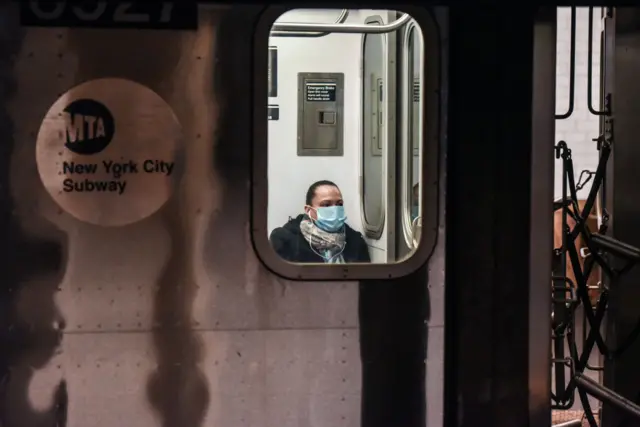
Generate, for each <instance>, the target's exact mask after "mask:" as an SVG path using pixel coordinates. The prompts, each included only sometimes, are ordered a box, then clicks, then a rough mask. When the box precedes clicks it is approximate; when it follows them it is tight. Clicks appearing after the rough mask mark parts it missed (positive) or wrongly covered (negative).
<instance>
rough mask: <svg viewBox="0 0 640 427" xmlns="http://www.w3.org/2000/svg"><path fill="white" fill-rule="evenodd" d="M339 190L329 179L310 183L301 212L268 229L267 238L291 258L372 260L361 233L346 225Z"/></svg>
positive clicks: (320, 261)
mask: <svg viewBox="0 0 640 427" xmlns="http://www.w3.org/2000/svg"><path fill="white" fill-rule="evenodd" d="M343 203H344V202H343V200H342V193H341V192H340V189H339V188H338V186H337V185H336V184H334V183H333V182H331V181H318V182H315V183H313V184H311V186H310V187H309V190H308V191H307V196H306V200H305V206H304V212H305V213H304V214H300V215H298V216H297V217H296V218H293V219H291V220H290V221H289V222H287V223H286V224H285V225H284V226H282V227H278V228H276V229H275V230H273V231H272V232H271V236H270V237H269V241H270V242H271V246H272V247H273V249H274V250H275V251H276V253H278V255H280V257H282V258H283V259H285V260H287V261H290V262H302V263H330V264H343V263H353V262H360V263H366V262H371V258H370V257H369V248H368V246H367V244H366V242H365V241H364V239H363V238H362V235H361V234H360V233H358V232H357V231H355V230H354V229H353V228H351V227H349V226H348V225H347V224H346V223H345V221H346V219H347V217H346V214H345V211H344V205H343Z"/></svg>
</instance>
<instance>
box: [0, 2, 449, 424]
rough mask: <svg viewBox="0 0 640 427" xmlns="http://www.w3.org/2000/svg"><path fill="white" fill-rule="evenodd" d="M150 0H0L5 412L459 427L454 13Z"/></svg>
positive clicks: (35, 416) (88, 420)
mask: <svg viewBox="0 0 640 427" xmlns="http://www.w3.org/2000/svg"><path fill="white" fill-rule="evenodd" d="M156 6H157V7H154V6H153V4H151V5H146V6H145V5H142V4H137V5H132V4H131V3H127V2H123V3H120V4H111V3H106V2H105V3H95V4H94V5H93V6H91V5H88V4H84V5H77V4H73V3H71V2H68V3H51V2H37V1H32V2H24V3H23V4H20V5H19V4H18V3H15V4H7V5H5V6H3V9H2V22H3V29H2V37H3V40H2V52H3V55H4V58H3V64H4V65H3V70H4V72H3V73H4V74H3V82H4V83H3V85H2V86H3V87H4V88H5V91H4V93H5V95H6V98H5V99H4V100H3V103H2V105H3V106H4V107H3V108H4V110H3V111H4V115H3V120H4V128H3V138H4V140H5V142H6V144H5V145H4V146H5V147H6V150H5V151H3V157H2V158H3V162H4V165H5V168H3V170H6V174H4V178H3V180H4V181H3V184H2V188H3V191H4V195H3V197H4V199H3V200H5V202H6V204H7V215H8V217H6V218H5V221H6V222H7V230H9V231H7V233H8V235H7V239H8V242H6V243H7V244H8V245H10V246H11V247H13V249H11V250H10V252H11V253H12V255H10V256H9V259H10V260H11V261H10V262H8V261H7V263H6V264H5V265H4V268H6V269H8V271H10V272H11V273H10V274H9V275H8V276H7V277H6V280H7V283H6V285H5V286H6V289H5V294H4V295H3V299H4V302H5V306H4V307H5V310H6V311H5V313H3V314H4V315H5V316H6V318H5V322H6V324H5V327H6V329H5V332H6V343H5V344H4V345H3V352H5V355H4V365H3V369H4V375H3V377H2V378H3V382H2V416H1V423H2V424H1V425H2V426H3V427H9V426H15V427H17V426H21V427H36V426H69V427H72V426H77V427H80V426H96V427H98V426H112V425H114V424H118V425H131V426H134V425H135V426H136V427H146V426H148V427H151V426H161V425H162V426H175V427H177V426H194V427H195V426H217V425H226V426H265V427H267V426H269V427H271V426H319V425H332V426H338V425H340V426H359V425H390V423H391V424H397V425H406V426H410V425H424V423H425V422H427V423H428V424H429V425H431V426H438V425H442V423H443V369H444V368H443V352H444V344H443V343H444V303H443V301H444V252H443V251H444V246H443V245H444V241H443V234H442V233H443V230H444V222H443V221H442V218H440V220H439V218H438V217H439V216H441V215H442V208H443V203H442V201H441V200H440V199H439V195H440V194H443V193H441V191H440V189H441V186H442V185H443V181H441V180H440V174H441V171H442V170H443V168H441V167H440V166H441V163H442V159H443V158H442V157H441V152H442V150H441V145H442V144H443V141H444V139H443V138H444V130H443V129H444V117H445V116H444V114H443V112H442V105H444V104H443V102H444V99H445V98H446V90H445V89H444V86H443V85H444V83H443V82H444V79H443V78H442V75H443V73H442V67H443V66H444V63H443V59H442V58H443V56H444V51H443V46H442V41H441V40H442V38H443V33H442V32H443V28H446V15H445V14H444V13H443V11H435V10H425V9H416V8H409V9H411V11H410V12H397V11H395V10H386V9H384V10H381V9H335V10H334V9H320V10H305V9H302V10H288V9H286V8H282V7H280V8H272V9H269V10H267V11H264V10H263V8H261V7H253V8H251V7H244V8H243V7H236V6H233V7H231V6H225V5H212V4H202V5H199V6H196V5H195V4H187V5H185V4H182V5H181V4H178V3H175V4H172V3H162V4H160V3H158V4H157V5H156ZM254 21H255V22H254ZM246 25H249V27H248V28H249V29H250V30H246V29H244V30H243V27H245V26H246ZM254 30H255V34H254V33H253V32H254ZM426 57H429V58H430V59H429V61H425V59H424V58H426ZM424 64H427V65H426V67H425V66H423V65H424ZM243 73H244V74H243ZM239 75H244V77H249V80H244V78H243V79H241V80H238V78H237V77H238V76H239ZM257 76H260V77H257ZM147 102H148V104H147ZM426 122H429V123H430V125H429V126H425V123H426ZM423 135H424V138H423ZM423 140H424V141H427V143H425V144H423ZM156 181H157V186H156V184H155V182H156ZM317 181H331V182H332V183H334V184H322V185H320V186H317V187H316V188H315V189H313V191H311V196H310V198H308V197H307V192H308V190H309V187H310V186H311V185H312V184H313V183H314V182H317ZM327 191H328V192H329V193H327ZM327 194H329V195H328V196H327ZM421 199H422V200H424V201H425V202H423V203H420V200H421ZM427 201H428V202H427ZM338 207H339V208H340V209H341V210H342V211H343V212H342V213H340V215H338V216H334V218H333V219H334V220H337V221H341V222H340V224H339V229H335V230H333V231H332V232H328V231H325V229H324V228H320V225H319V224H325V223H326V222H327V221H329V220H331V218H328V217H327V216H326V215H333V214H335V212H336V211H337V209H333V210H332V209H331V208H338ZM310 211H312V212H313V213H311V212H310ZM299 216H303V217H304V219H305V221H304V222H303V223H304V224H306V225H307V226H308V228H307V229H304V230H305V231H306V234H301V230H302V228H301V227H302V225H301V221H300V220H299V221H298V223H295V218H297V217H299ZM345 216H346V226H345V225H343V223H344V220H345V218H344V217H345ZM291 218H293V219H294V221H293V224H294V225H295V227H291V226H285V224H287V223H289V222H290V219H291ZM323 221H324V222H323ZM287 227H288V228H287ZM285 229H286V233H289V234H290V235H292V236H293V240H288V241H287V240H286V239H285V241H284V242H280V243H279V244H280V246H279V248H280V249H282V245H284V246H287V247H288V248H289V249H291V251H293V252H287V251H286V250H284V252H282V251H281V250H278V251H276V250H274V247H275V245H276V242H275V241H274V239H273V238H272V239H270V236H273V235H274V230H276V231H277V230H280V231H282V230H285ZM291 230H293V231H291ZM345 230H347V231H345ZM328 236H329V237H328ZM336 236H338V237H336ZM340 236H341V238H342V241H340ZM285 237H287V238H288V236H285ZM298 238H301V239H303V240H302V245H299V242H298V241H296V240H295V239H298ZM323 238H324V239H325V240H326V239H329V238H331V239H337V240H335V242H337V243H336V245H337V246H338V247H340V252H341V254H337V255H336V258H335V259H331V260H329V259H324V258H323V257H324V249H323V246H322V243H323V242H325V240H322V239H323ZM437 241H439V244H437V243H436V242H437ZM335 242H334V243H335ZM300 246H304V248H303V249H302V250H300V251H298V249H299V247H300ZM285 249H286V248H285ZM305 250H306V251H307V252H308V253H311V254H312V255H314V256H315V253H316V252H317V253H318V254H319V255H318V261H317V262H315V260H312V262H310V263H309V262H306V261H305V260H304V259H298V258H296V256H297V254H300V253H303V252H304V251H305ZM311 251H313V252H311ZM354 251H355V252H357V251H360V252H359V253H360V254H361V255H362V256H360V258H358V259H353V258H352V257H351V254H352V253H355V252H354ZM283 253H284V255H282V254H283ZM291 253H292V254H293V255H291V256H290V257H289V256H288V255H287V254H291ZM287 257H288V259H287ZM338 258H340V260H338ZM427 265H428V266H429V267H428V269H427ZM410 274H413V276H412V278H411V279H404V280H403V279H401V278H402V277H407V275H410ZM428 277H430V280H428ZM357 279H360V280H362V279H369V280H370V281H371V284H370V285H365V283H366V282H358V280H357ZM376 280H378V282H377V283H376ZM397 280H401V281H400V282H398V283H397V284H393V283H394V281H397ZM389 286H395V287H397V288H398V289H396V290H393V289H392V288H389ZM427 349H428V350H427ZM389 393H390V395H389ZM427 395H428V396H429V398H428V399H427V398H426V396H427ZM394 401H397V402H396V403H394ZM361 408H362V409H361Z"/></svg>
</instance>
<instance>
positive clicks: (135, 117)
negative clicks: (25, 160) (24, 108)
mask: <svg viewBox="0 0 640 427" xmlns="http://www.w3.org/2000/svg"><path fill="white" fill-rule="evenodd" d="M181 147H182V129H181V126H180V123H179V122H178V120H177V118H176V116H175V114H174V113H173V111H172V109H171V107H170V106H169V105H168V104H167V103H166V102H165V101H164V100H163V99H162V98H161V97H160V96H159V95H158V94H156V93H155V92H153V91H152V90H151V89H149V88H147V87H145V86H143V85H141V84H138V83H135V82H132V81H130V80H125V79H115V78H105V79H98V80H92V81H89V82H86V83H83V84H81V85H79V86H76V87H74V88H72V89H71V90H69V91H68V92H67V93H65V94H64V95H62V96H61V97H60V98H59V99H58V100H57V101H56V102H55V103H54V104H53V105H52V106H51V108H50V109H49V111H48V112H47V114H46V116H45V118H44V120H43V122H42V125H41V126H40V131H39V132H38V139H37V145H36V161H37V164H38V173H39V174H40V178H41V179H42V182H43V184H44V186H45V188H46V189H47V191H48V192H49V194H51V196H52V197H53V199H54V200H55V201H56V203H58V205H59V206H60V207H61V208H62V209H63V210H64V211H66V212H68V213H69V214H71V215H72V216H74V217H75V218H77V219H79V220H81V221H85V222H88V223H91V224H96V225H102V226H123V225H127V224H131V223H134V222H136V221H140V220H142V219H144V218H147V217H148V216H150V215H152V214H153V213H154V212H156V211H157V210H158V209H160V208H161V207H162V206H163V205H164V204H165V203H166V201H167V200H168V199H169V197H170V196H171V194H172V192H173V189H174V187H175V184H176V183H177V180H178V176H177V175H178V170H179V169H180V165H179V164H178V159H179V149H180V148H181Z"/></svg>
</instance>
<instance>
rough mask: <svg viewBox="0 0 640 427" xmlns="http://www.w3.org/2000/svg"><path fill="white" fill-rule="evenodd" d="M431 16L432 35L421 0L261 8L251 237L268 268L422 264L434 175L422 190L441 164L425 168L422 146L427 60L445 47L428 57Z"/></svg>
mask: <svg viewBox="0 0 640 427" xmlns="http://www.w3.org/2000/svg"><path fill="white" fill-rule="evenodd" d="M425 26H426V27H429V28H431V30H430V31H432V34H433V38H434V39H436V38H437V31H436V30H434V28H435V24H434V23H433V18H432V17H431V16H430V15H429V13H428V12H426V11H424V10H415V11H410V13H408V12H405V11H396V10H373V9H342V10H341V9H294V10H288V9H285V8H271V9H270V10H269V11H268V12H267V13H266V14H265V15H264V16H263V19H262V21H261V22H260V23H259V26H258V31H257V33H256V34H257V35H256V38H257V40H256V44H255V46H256V69H255V72H256V73H257V76H258V77H256V91H255V99H254V106H255V115H254V117H255V121H254V127H255V133H254V136H255V140H254V150H253V155H254V174H253V182H252V184H253V187H252V188H253V212H252V238H253V242H254V247H255V249H256V251H257V253H258V255H259V257H260V259H261V260H262V261H263V262H264V263H265V264H266V265H267V266H268V267H269V268H270V269H271V270H272V271H274V272H276V273H278V274H281V275H283V276H285V277H288V278H294V279H295V278H300V279H314V278H316V279H332V278H335V279H345V278H363V279H364V278H374V277H385V278H389V277H398V276H402V275H405V274H409V273H410V272H411V271H413V270H415V269H416V268H418V267H419V266H420V265H422V264H424V263H425V262H426V260H427V258H428V256H429V253H430V252H431V249H432V247H433V244H434V243H435V230H436V227H434V226H433V224H431V228H430V229H429V233H424V232H423V231H421V230H424V227H425V225H424V221H423V220H422V217H423V216H424V215H425V209H426V208H427V207H429V209H428V210H430V211H435V210H436V208H437V188H436V184H435V183H436V182H437V178H436V179H430V182H431V183H432V185H431V187H430V191H425V190H424V189H422V187H423V186H424V185H423V183H424V182H425V176H427V175H428V174H429V173H431V174H433V173H435V172H434V171H435V169H434V170H433V171H432V170H430V168H424V167H422V163H423V162H422V153H425V152H426V151H425V150H424V149H423V148H424V145H425V144H427V143H429V144H435V145H436V146H437V141H438V139H439V136H438V133H437V131H435V130H434V132H432V133H431V136H432V138H430V139H429V141H427V140H426V138H424V137H423V134H424V132H423V122H424V121H425V117H426V116H427V115H426V112H425V109H424V107H423V104H424V100H423V99H424V98H425V96H426V94H427V92H426V91H424V90H422V87H421V85H424V84H425V83H424V79H422V78H421V76H422V74H423V72H424V71H423V68H424V67H425V65H426V64H430V65H432V66H434V67H438V66H439V65H438V54H437V52H435V53H433V56H434V58H433V60H432V61H426V60H425V58H424V57H425V56H426V55H427V54H423V50H424V48H423V44H422V39H423V31H424V29H423V28H424V27H425ZM433 45H434V46H437V45H438V44H437V43H433ZM435 74H437V73H434V75H435ZM431 84H432V86H434V85H436V86H437V84H439V83H438V81H437V80H435V79H434V80H433V81H432V83H431ZM431 89H432V91H431V92H429V93H433V94H436V93H438V90H437V88H436V87H435V86H434V87H432V88H431ZM265 102H266V104H265ZM438 102H439V101H437V100H435V101H433V102H432V104H433V105H435V107H434V108H433V111H437V110H438V108H437V103H438ZM265 105H266V107H267V114H264V107H265ZM438 120H439V118H438V117H437V116H436V117H435V121H434V123H437V122H438ZM436 127H437V126H436ZM436 127H434V129H436ZM265 136H266V138H265ZM432 148H433V147H432ZM431 152H432V153H434V155H433V160H435V159H436V158H437V154H436V152H437V150H433V151H431ZM435 163H436V164H437V161H436V162H435ZM431 216H432V217H435V216H434V215H431ZM432 219H433V218H432ZM424 234H429V236H428V237H429V238H428V239H425V238H424Z"/></svg>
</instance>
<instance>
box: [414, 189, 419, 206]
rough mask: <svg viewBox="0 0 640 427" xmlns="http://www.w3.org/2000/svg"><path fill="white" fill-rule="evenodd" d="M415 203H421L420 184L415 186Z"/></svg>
mask: <svg viewBox="0 0 640 427" xmlns="http://www.w3.org/2000/svg"><path fill="white" fill-rule="evenodd" d="M412 202H413V205H414V206H418V205H419V204H420V187H419V186H417V185H416V186H415V187H413V200H412Z"/></svg>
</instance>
